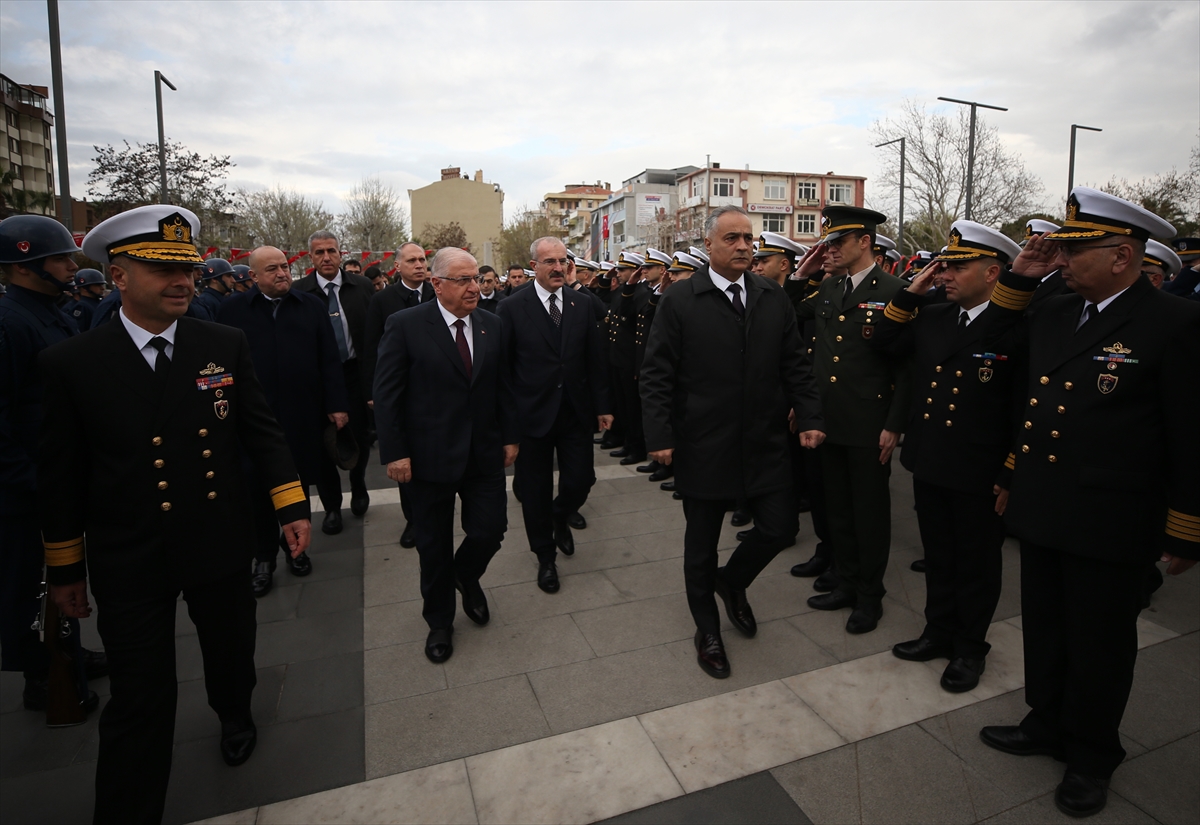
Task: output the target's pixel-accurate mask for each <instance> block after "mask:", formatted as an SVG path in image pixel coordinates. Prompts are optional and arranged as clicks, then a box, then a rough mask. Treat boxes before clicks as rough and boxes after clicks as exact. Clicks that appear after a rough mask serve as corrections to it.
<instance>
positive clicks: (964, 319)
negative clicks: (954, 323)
mask: <svg viewBox="0 0 1200 825" xmlns="http://www.w3.org/2000/svg"><path fill="white" fill-rule="evenodd" d="M970 321H971V316H970V315H969V314H968V313H967V312H966V310H962V311H960V312H959V313H958V328H959V329H966V328H967V324H968V323H970Z"/></svg>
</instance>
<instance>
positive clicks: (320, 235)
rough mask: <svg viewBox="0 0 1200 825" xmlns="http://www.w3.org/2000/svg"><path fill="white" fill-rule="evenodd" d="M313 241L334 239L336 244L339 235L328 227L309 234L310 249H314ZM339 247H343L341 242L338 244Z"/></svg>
mask: <svg viewBox="0 0 1200 825" xmlns="http://www.w3.org/2000/svg"><path fill="white" fill-rule="evenodd" d="M313 241H333V242H334V243H335V244H336V243H338V238H337V235H335V234H333V233H332V232H330V231H329V230H328V229H318V230H317V231H316V232H314V233H312V234H311V235H309V236H308V248H309V249H312V245H313ZM338 248H339V249H340V248H341V244H338Z"/></svg>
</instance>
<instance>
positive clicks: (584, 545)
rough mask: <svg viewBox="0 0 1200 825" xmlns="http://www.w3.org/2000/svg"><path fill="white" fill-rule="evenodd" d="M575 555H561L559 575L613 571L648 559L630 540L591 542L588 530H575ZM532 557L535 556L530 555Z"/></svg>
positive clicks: (559, 558)
mask: <svg viewBox="0 0 1200 825" xmlns="http://www.w3.org/2000/svg"><path fill="white" fill-rule="evenodd" d="M572 532H574V534H575V555H573V556H563V555H562V554H559V557H558V566H559V571H558V572H559V574H560V575H562V574H564V573H587V572H591V571H593V570H613V569H620V568H622V567H628V566H630V565H634V564H643V563H645V562H646V557H645V556H643V555H642V554H641V553H639V552H638V551H637V550H635V549H634V548H633V545H631V544H630V543H629V540H628V539H624V538H620V539H600V540H599V541H590V538H591V537H590V536H589V535H588V531H587V530H574V531H572ZM530 555H531V556H532V555H533V554H532V553H530Z"/></svg>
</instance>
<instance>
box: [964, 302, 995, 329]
mask: <svg viewBox="0 0 1200 825" xmlns="http://www.w3.org/2000/svg"><path fill="white" fill-rule="evenodd" d="M990 303H991V301H984V302H983V303H982V304H980V305H979V306H975V307H971V308H970V309H963V308H962V307H959V308H958V314H959V315H960V316H961V315H962V314H963V313H964V312H965V313H967V326H971V322H972V321H974V320H975V319H976V318H978V317H979V316H980V314H981V313H982V312H983V311H984V310H985V309H987V308H988V304H990Z"/></svg>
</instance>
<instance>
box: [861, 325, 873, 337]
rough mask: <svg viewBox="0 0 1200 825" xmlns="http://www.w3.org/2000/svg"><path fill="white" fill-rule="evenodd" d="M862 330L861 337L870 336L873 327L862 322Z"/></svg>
mask: <svg viewBox="0 0 1200 825" xmlns="http://www.w3.org/2000/svg"><path fill="white" fill-rule="evenodd" d="M862 331H863V338H870V337H871V334H872V333H873V332H875V327H873V326H871V325H870V324H863V328H862Z"/></svg>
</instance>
